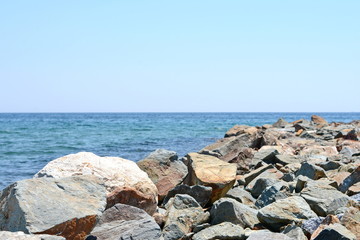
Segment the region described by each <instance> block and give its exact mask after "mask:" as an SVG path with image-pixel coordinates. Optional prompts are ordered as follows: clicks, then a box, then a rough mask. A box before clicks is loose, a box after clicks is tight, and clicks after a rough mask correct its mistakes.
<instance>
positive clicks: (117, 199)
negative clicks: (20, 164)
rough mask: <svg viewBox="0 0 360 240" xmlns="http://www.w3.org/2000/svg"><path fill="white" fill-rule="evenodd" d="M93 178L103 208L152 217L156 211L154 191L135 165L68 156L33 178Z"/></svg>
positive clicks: (84, 155) (89, 155)
mask: <svg viewBox="0 0 360 240" xmlns="http://www.w3.org/2000/svg"><path fill="white" fill-rule="evenodd" d="M78 175H95V176H97V177H99V178H101V179H103V180H104V182H105V186H106V190H107V208H110V207H112V206H113V205H115V204H116V203H123V204H128V205H131V206H135V207H139V208H141V209H144V210H145V211H146V212H148V213H149V214H150V215H152V214H153V213H154V212H155V210H156V207H157V199H158V190H157V188H156V186H155V184H154V183H153V182H152V181H151V180H150V179H149V177H148V175H147V174H146V173H145V172H143V171H142V170H141V169H140V168H139V167H138V166H137V165H136V163H135V162H133V161H130V160H126V159H123V158H118V157H99V156H97V155H95V154H93V153H89V152H80V153H77V154H70V155H67V156H64V157H61V158H58V159H55V160H53V161H51V162H49V163H48V164H47V165H46V166H45V167H44V168H43V169H41V170H40V171H39V172H38V173H37V174H36V175H35V176H34V177H35V178H39V177H51V178H62V177H69V176H78Z"/></svg>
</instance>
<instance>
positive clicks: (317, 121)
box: [311, 115, 328, 125]
mask: <svg viewBox="0 0 360 240" xmlns="http://www.w3.org/2000/svg"><path fill="white" fill-rule="evenodd" d="M311 121H312V122H314V123H315V124H319V125H327V124H328V122H327V121H326V120H325V119H324V118H322V117H320V116H317V115H312V116H311Z"/></svg>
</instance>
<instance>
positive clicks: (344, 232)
mask: <svg viewBox="0 0 360 240" xmlns="http://www.w3.org/2000/svg"><path fill="white" fill-rule="evenodd" d="M311 239H312V240H357V239H356V236H355V235H354V234H353V233H352V232H350V231H349V230H348V229H346V227H344V226H342V225H341V224H339V223H336V224H331V225H329V226H327V227H325V228H324V229H323V230H322V231H321V232H320V233H319V234H318V235H317V236H316V237H315V238H311Z"/></svg>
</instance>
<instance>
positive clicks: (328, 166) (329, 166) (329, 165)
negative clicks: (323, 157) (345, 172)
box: [319, 161, 341, 171]
mask: <svg viewBox="0 0 360 240" xmlns="http://www.w3.org/2000/svg"><path fill="white" fill-rule="evenodd" d="M319 166H320V167H321V168H323V169H324V170H325V171H329V170H335V169H338V168H339V167H340V166H341V163H339V162H335V161H327V162H323V163H320V164H319Z"/></svg>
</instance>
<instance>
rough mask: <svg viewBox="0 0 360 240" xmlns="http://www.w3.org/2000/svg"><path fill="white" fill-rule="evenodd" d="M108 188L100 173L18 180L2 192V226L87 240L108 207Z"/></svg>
mask: <svg viewBox="0 0 360 240" xmlns="http://www.w3.org/2000/svg"><path fill="white" fill-rule="evenodd" d="M105 206H106V189H105V187H104V184H103V182H102V181H101V180H100V179H99V178H98V177H96V176H86V177H85V176H74V177H67V178H61V179H53V178H39V179H28V180H23V181H18V182H15V183H13V184H11V185H10V186H8V187H7V188H5V189H4V190H3V191H2V192H1V195H0V209H1V210H0V229H1V230H5V231H11V232H14V231H23V232H25V233H32V234H50V235H59V236H63V237H65V238H66V239H83V238H84V237H85V236H86V235H87V234H89V233H90V231H91V230H92V229H93V227H94V226H95V223H96V221H97V218H98V217H99V216H100V215H101V213H102V211H104V210H105Z"/></svg>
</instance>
